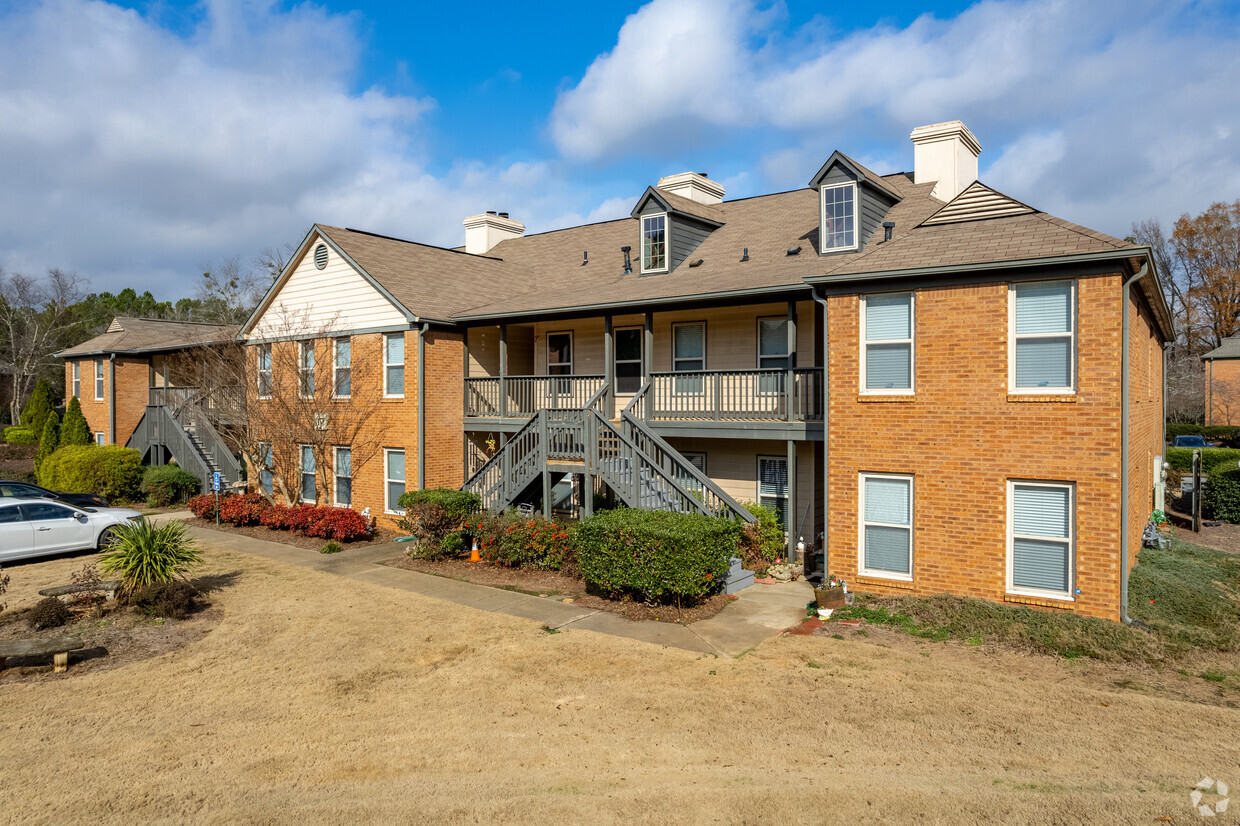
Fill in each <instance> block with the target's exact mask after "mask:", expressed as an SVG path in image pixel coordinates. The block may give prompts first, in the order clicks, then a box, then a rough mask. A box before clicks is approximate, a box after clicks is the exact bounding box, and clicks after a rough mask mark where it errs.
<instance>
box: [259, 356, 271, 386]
mask: <svg viewBox="0 0 1240 826" xmlns="http://www.w3.org/2000/svg"><path fill="white" fill-rule="evenodd" d="M258 397H259V398H260V399H269V398H271V345H270V344H260V345H258Z"/></svg>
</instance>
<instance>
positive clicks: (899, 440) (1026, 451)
mask: <svg viewBox="0 0 1240 826" xmlns="http://www.w3.org/2000/svg"><path fill="white" fill-rule="evenodd" d="M1077 283H1078V338H1077V341H1078V362H1077V364H1078V380H1077V393H1076V394H1075V395H1074V396H1068V397H1052V396H1045V397H1041V396H1009V394H1008V285H1007V284H1006V283H992V284H981V285H976V286H956V287H942V288H928V289H923V290H918V291H917V297H916V343H915V348H916V362H915V363H916V380H915V386H916V390H917V392H916V396H915V397H913V398H912V399H908V398H905V397H872V396H861V395H860V394H859V386H860V384H859V367H860V353H859V350H860V338H859V336H860V329H859V319H860V301H859V297H858V296H857V295H846V296H837V297H832V298H830V299H829V302H830V309H829V313H830V318H829V328H830V337H831V348H830V350H831V352H830V370H831V385H830V399H829V404H830V423H831V427H830V434H829V438H830V442H829V448H830V467H829V474H828V475H829V482H828V484H829V487H830V507H831V519H830V542H829V550H830V563H829V569H830V571H831V572H832V573H835V574H839V575H842V576H843V577H844V578H845V579H847V580H848V581H850V582H857V583H858V585H859V587H860V588H861V589H863V590H874V591H877V592H883V593H908V592H912V593H916V594H921V595H929V594H936V593H942V592H947V593H953V594H960V595H965V596H973V597H981V598H986V599H992V600H999V601H1003V600H1005V599H1007V600H1011V601H1020V602H1031V603H1032V604H1045V605H1048V606H1054V607H1061V608H1062V607H1069V608H1073V609H1075V610H1077V611H1079V612H1081V613H1083V614H1089V615H1094V616H1101V617H1108V618H1116V617H1117V616H1118V609H1119V530H1120V525H1119V517H1118V512H1119V505H1120V485H1119V476H1120V422H1119V412H1120V315H1119V311H1120V304H1121V298H1120V296H1121V290H1120V276H1119V275H1108V276H1098V277H1088V278H1080V279H1079V280H1078V282H1077ZM1134 335H1135V333H1134ZM1135 370H1136V367H1135V365H1134V371H1135ZM1159 382H1160V383H1159V388H1161V379H1160V380H1159ZM1154 404H1155V403H1154V402H1149V403H1147V407H1146V408H1143V411H1145V412H1148V411H1149V410H1152V409H1153V406H1154ZM1156 404H1157V405H1158V406H1159V409H1161V407H1160V406H1161V399H1160V398H1159V399H1158V400H1157V402H1156ZM1143 421H1144V420H1143ZM1143 438H1144V437H1143ZM1146 449H1147V447H1146V443H1145V442H1143V443H1142V447H1141V448H1140V450H1141V451H1142V452H1143V453H1144V451H1145V450H1146ZM1135 450H1136V448H1134V451H1135ZM862 471H870V472H887V473H900V474H913V475H914V477H915V480H914V490H915V494H914V496H915V498H914V551H913V569H914V579H913V582H912V583H907V584H900V585H892V584H890V583H889V581H886V580H881V579H862V578H861V577H859V575H858V552H857V546H858V528H859V519H858V512H857V508H858V498H859V497H858V485H859V477H858V474H859V473H860V472H862ZM1133 476H1134V483H1133V484H1134V489H1135V487H1136V486H1137V484H1138V482H1137V480H1139V479H1140V477H1141V474H1140V473H1139V472H1137V473H1134V474H1133ZM1009 479H1030V480H1045V481H1064V482H1073V483H1075V486H1076V503H1077V504H1076V533H1077V541H1076V581H1075V587H1076V588H1079V589H1080V590H1081V594H1080V595H1078V596H1077V597H1076V601H1075V603H1061V602H1058V601H1052V600H1043V601H1039V600H1029V599H1028V598H1026V597H1009V596H1007V593H1006V592H1007V497H1008V490H1007V482H1008V480H1009ZM1133 507H1134V512H1135V510H1136V505H1134V506H1133ZM1141 521H1142V523H1144V518H1142V520H1141ZM1136 530H1137V531H1138V533H1139V529H1136Z"/></svg>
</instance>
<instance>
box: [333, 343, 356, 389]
mask: <svg viewBox="0 0 1240 826" xmlns="http://www.w3.org/2000/svg"><path fill="white" fill-rule="evenodd" d="M352 392H353V343H352V342H351V341H350V340H349V339H347V338H338V339H336V360H335V362H334V363H333V364H332V395H334V396H335V397H336V398H338V399H344V398H348V397H349V396H350V395H352Z"/></svg>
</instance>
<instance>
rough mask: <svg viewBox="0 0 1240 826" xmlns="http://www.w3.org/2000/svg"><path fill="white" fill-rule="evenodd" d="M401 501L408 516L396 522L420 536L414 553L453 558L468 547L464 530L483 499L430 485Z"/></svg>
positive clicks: (407, 495)
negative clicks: (429, 487) (462, 533)
mask: <svg viewBox="0 0 1240 826" xmlns="http://www.w3.org/2000/svg"><path fill="white" fill-rule="evenodd" d="M399 504H400V507H402V508H404V510H405V516H404V518H402V519H401V520H400V521H399V522H397V525H399V526H400V528H401V529H402V530H404V531H406V532H408V534H409V535H410V536H415V537H417V539H418V542H417V547H416V548H415V549H414V551H413V554H414V555H415V556H418V557H421V558H422V559H451V558H455V557H459V556H461V553H462V551H463V550H464V549H465V542H464V538H463V537H462V536H461V531H462V530H463V529H464V527H465V524H466V522H467V521H468V520H469V518H470V517H471V516H472V515H473V514H474V513H475V512H476V511H477V510H478V509H479V508H480V507H481V506H482V500H481V498H480V497H479V496H478V495H477V494H474V493H468V492H466V491H461V490H453V489H452V488H431V489H430V490H411V491H407V492H405V493H403V494H401V497H400V500H399Z"/></svg>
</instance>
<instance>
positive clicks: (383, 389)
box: [242, 122, 1173, 619]
mask: <svg viewBox="0 0 1240 826" xmlns="http://www.w3.org/2000/svg"><path fill="white" fill-rule="evenodd" d="M912 138H913V142H914V156H915V167H916V168H915V170H914V171H913V172H912V173H907V174H903V173H902V174H896V175H883V176H880V175H877V174H875V173H873V172H871V171H870V170H868V169H866V168H865V167H863V166H862V165H860V164H858V163H856V162H855V161H853V160H852V159H851V158H849V157H847V156H845V155H842V154H840V153H838V152H837V153H834V154H832V155H831V156H830V158H828V159H827V162H826V163H825V164H824V165H823V166H822V168H821V169H819V170H818V172H817V174H815V175H814V176H813V178H812V179H811V180H810V183H809V185H808V186H807V187H806V188H804V189H798V190H793V191H790V192H782V193H776V194H772V195H765V196H759V197H754V198H747V199H741V200H737V201H724V200H723V194H724V193H723V187H722V186H720V185H719V184H717V183H716V182H714V181H712V180H710V179H709V178H707V177H706V176H705V175H701V174H696V173H682V174H679V175H674V176H670V177H668V178H664V179H662V180H660V181H659V185H658V186H657V187H650V188H648V189H647V190H646V192H645V193H643V195H642V196H641V198H640V199H639V200H638V202H637V203H636V205H635V206H634V208H633V210H632V213H631V215H630V217H629V218H625V219H621V220H617V221H609V222H603V223H599V224H591V225H586V226H581V227H573V228H568V229H564V230H558V231H553V232H546V233H541V234H538V235H531V236H525V235H524V226H523V225H522V224H520V223H518V222H517V221H514V220H512V219H511V218H509V217H508V215H507V214H506V213H487V214H484V215H476V216H471V217H469V218H467V219H466V220H465V246H464V248H463V249H444V248H437V247H430V246H427V245H423V244H417V243H413V242H408V241H402V240H399V239H395V238H387V237H383V236H378V235H373V234H370V233H365V232H361V231H358V230H351V229H340V228H336V227H328V226H322V225H315V226H314V227H313V228H312V229H311V230H310V232H309V233H308V235H307V236H306V239H305V240H304V241H303V243H302V245H301V247H300V248H299V249H298V251H297V253H296V254H295V256H294V257H293V259H292V261H291V262H290V264H289V266H288V268H287V269H286V270H285V272H284V273H282V274H281V276H280V278H279V279H277V281H276V283H275V284H274V285H273V287H272V289H271V291H270V292H269V294H268V295H267V297H266V298H265V299H264V301H263V303H262V304H261V305H260V307H259V308H258V310H257V311H256V312H255V314H254V315H253V316H252V317H251V319H250V320H249V322H247V324H246V325H245V326H244V327H243V330H242V337H243V339H244V340H245V342H246V344H247V347H248V349H249V352H250V355H249V363H250V364H251V365H252V366H253V368H254V375H253V376H252V381H251V382H250V388H251V394H252V397H253V401H252V405H251V406H250V408H249V410H250V411H251V414H252V415H254V416H257V417H259V420H260V421H262V420H269V421H270V422H271V423H272V427H273V430H272V434H273V435H272V436H271V440H272V443H271V446H270V448H269V449H270V451H271V454H272V455H273V456H274V455H276V454H277V453H280V451H283V454H281V455H282V456H283V457H284V460H285V461H284V462H283V464H284V466H286V467H288V466H290V465H289V462H288V459H289V458H290V457H293V458H296V459H297V461H301V457H304V461H305V462H306V463H307V467H311V468H312V469H313V470H314V471H315V473H308V472H307V473H306V474H304V475H301V478H300V484H301V485H302V486H303V487H302V488H301V489H299V490H296V491H295V492H294V498H298V497H300V498H305V499H308V500H314V501H325V500H331V501H334V502H339V503H341V504H347V505H350V506H352V507H357V508H370V509H371V510H372V511H373V512H374V513H376V514H377V515H379V516H380V518H381V519H387V520H390V519H392V518H394V517H395V513H394V511H395V510H396V508H395V499H396V498H397V497H398V496H399V493H400V492H401V491H403V490H405V489H406V488H414V487H419V486H421V487H432V486H438V485H445V486H451V487H456V486H458V485H460V484H461V483H462V482H466V484H467V486H468V487H469V488H470V489H472V490H476V491H478V492H479V493H480V494H481V495H482V496H483V498H484V501H485V502H486V503H487V504H488V506H491V507H503V506H505V505H508V504H513V503H517V502H525V503H530V504H536V503H539V502H541V505H542V507H543V509H544V510H545V511H546V512H548V513H550V512H551V511H552V510H555V509H558V508H566V509H568V510H575V511H577V512H580V513H589V512H590V510H591V508H592V507H593V500H594V497H593V496H590V495H589V491H591V490H593V491H596V492H600V493H608V494H610V495H613V496H615V497H616V498H617V499H619V500H621V501H623V502H626V503H628V504H629V505H631V506H634V507H660V508H673V509H682V510H700V511H705V512H711V513H725V514H726V513H735V514H739V515H741V516H745V515H747V511H746V510H745V509H744V508H743V507H742V505H741V504H739V503H740V502H742V501H745V500H749V501H755V502H758V503H760V504H763V505H766V506H769V507H772V508H774V509H775V510H776V511H777V512H778V513H779V514H780V515H781V517H782V519H783V520H784V522H785V525H786V529H787V533H788V535H789V537H790V541H791V542H795V541H796V538H797V537H798V536H801V535H803V536H805V538H806V539H807V540H808V542H809V543H810V545H811V546H812V547H813V548H814V550H815V552H816V554H817V555H819V556H821V557H825V565H826V568H827V570H829V571H830V572H831V573H833V574H838V575H841V576H843V577H844V578H845V579H847V580H849V581H852V582H854V583H855V584H857V585H859V586H860V587H862V588H865V589H866V590H874V591H879V592H883V593H915V594H921V595H929V594H935V593H941V592H948V593H955V594H964V595H969V596H976V597H982V598H986V599H993V600H998V601H1007V602H1017V603H1025V604H1033V605H1038V606H1042V607H1049V608H1059V609H1070V610H1074V611H1077V612H1080V613H1082V614H1088V615H1094V616H1101V617H1108V618H1112V619H1116V618H1120V617H1121V616H1122V614H1123V605H1124V604H1125V603H1124V600H1125V599H1126V575H1127V569H1130V568H1131V567H1132V565H1133V564H1134V563H1135V560H1136V554H1137V550H1138V548H1139V547H1140V536H1141V531H1142V528H1143V526H1144V525H1145V523H1146V520H1147V518H1148V516H1149V512H1150V510H1151V508H1152V502H1153V495H1154V485H1155V484H1156V477H1155V473H1154V466H1155V463H1156V461H1157V460H1158V458H1159V457H1160V456H1161V453H1162V449H1163V448H1162V446H1163V439H1162V433H1163V425H1162V422H1163V412H1162V386H1163V382H1162V366H1163V359H1162V348H1163V345H1164V342H1166V341H1169V340H1171V339H1172V338H1173V334H1172V330H1171V321H1170V316H1169V313H1168V311H1167V307H1166V305H1165V303H1164V300H1163V297H1162V292H1161V288H1160V286H1159V282H1158V274H1157V272H1156V271H1155V269H1154V264H1153V262H1152V260H1151V257H1150V253H1149V250H1148V249H1147V248H1145V247H1137V246H1133V245H1131V244H1128V243H1126V242H1124V241H1121V240H1119V239H1116V238H1112V237H1110V236H1107V235H1104V234H1102V233H1098V232H1094V231H1091V230H1088V229H1086V228H1084V227H1080V226H1077V225H1075V224H1071V223H1069V222H1067V221H1063V220H1061V219H1058V218H1054V217H1052V216H1050V215H1046V214H1045V213H1042V212H1039V211H1037V210H1036V209H1034V208H1032V207H1030V206H1028V205H1026V204H1023V203H1021V202H1019V201H1016V200H1014V199H1012V198H1009V197H1007V196H1006V195H1003V194H1001V193H999V192H996V191H995V190H993V189H990V188H989V187H986V186H985V185H983V184H981V183H980V182H978V181H977V155H978V153H979V152H980V145H978V143H977V140H976V138H974V137H973V135H972V134H971V133H970V132H969V131H968V130H967V129H966V128H965V127H964V126H963V124H960V123H959V122H952V123H947V124H936V125H933V126H930V127H922V128H919V129H917V130H914V132H913V135H912ZM1125 330H1127V336H1126V337H1125V335H1124V332H1125ZM310 354H313V355H312V356H311V355H310ZM1125 366H1126V368H1127V369H1126V370H1125ZM346 374H347V375H348V377H349V386H348V392H347V393H336V392H334V391H335V390H336V389H337V387H338V385H337V381H338V380H339V377H340V376H341V375H346ZM311 377H313V381H312V382H311V383H312V384H313V387H310V386H309V385H308V384H300V385H295V384H290V383H289V382H310V381H311ZM293 387H299V388H300V389H301V390H302V392H301V393H300V394H299V395H305V396H308V397H309V398H307V399H305V400H303V401H305V402H307V403H308V404H309V403H312V404H313V405H314V406H315V410H316V416H315V417H314V425H313V427H310V426H309V425H305V426H303V429H302V430H301V431H298V432H299V433H300V434H301V435H299V436H295V437H294V436H281V435H280V433H281V432H283V433H286V434H291V433H293V432H294V431H293V429H290V428H288V427H285V428H284V429H283V431H281V430H280V426H279V424H278V421H279V419H280V416H281V414H280V409H281V408H282V405H283V402H282V401H281V393H286V394H287V393H289V392H291V390H290V388H293ZM393 387H398V388H399V390H400V392H399V393H397V392H390V391H391V389H392V388H393ZM277 388H282V389H277ZM260 390H265V391H266V393H265V395H266V396H267V398H260V397H259V396H260ZM306 391H308V392H306ZM336 396H346V397H345V398H336ZM264 411H266V412H264ZM363 414H365V415H363ZM351 417H352V419H351ZM358 417H361V418H363V419H364V425H362V426H357V421H356V420H357V419H358ZM312 431H314V432H312ZM346 438H347V439H349V440H351V441H350V443H349V444H345V443H344V442H343V441H340V440H343V439H346ZM358 445H362V446H363V447H362V448H361V449H359V448H358ZM492 445H494V446H495V447H494V448H492V447H491V446H492ZM342 451H343V452H342ZM273 461H274V460H273ZM324 463H326V464H324ZM291 466H292V467H294V468H296V467H297V466H296V465H295V464H294V465H291ZM337 466H339V467H337ZM328 467H330V468H331V472H330V473H323V472H322V471H323V469H324V468H328ZM340 469H342V470H343V471H344V472H343V473H340V472H337V470H340ZM324 478H328V479H330V481H329V482H328V483H327V485H326V487H328V488H331V490H325V489H324V487H325V485H324V482H323V479H324ZM570 482H571V484H570ZM1125 485H1126V486H1125ZM342 493H343V495H341V494H342ZM1125 563H1126V564H1125Z"/></svg>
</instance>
